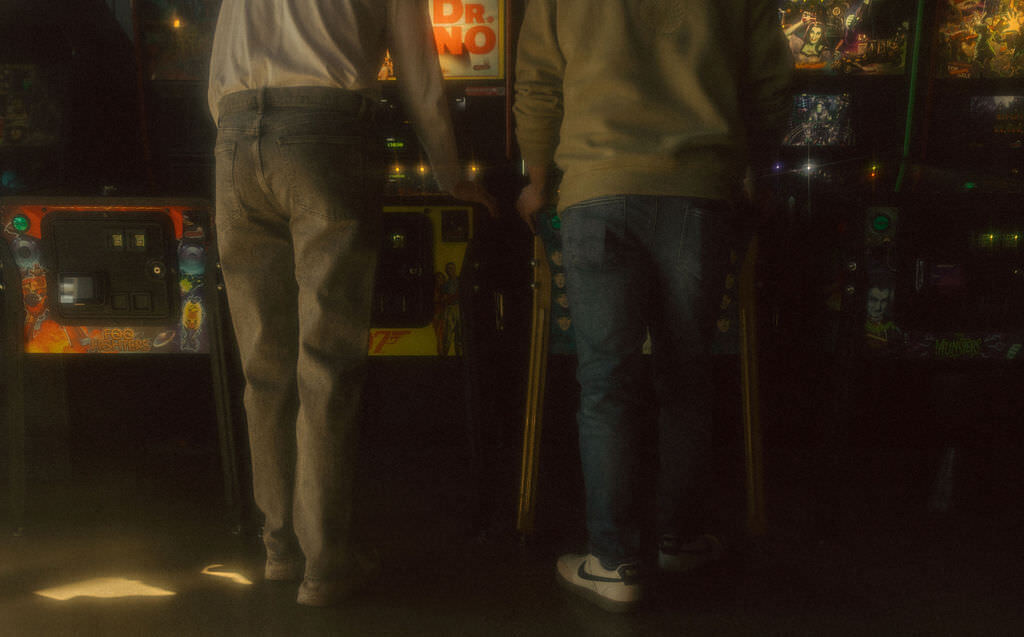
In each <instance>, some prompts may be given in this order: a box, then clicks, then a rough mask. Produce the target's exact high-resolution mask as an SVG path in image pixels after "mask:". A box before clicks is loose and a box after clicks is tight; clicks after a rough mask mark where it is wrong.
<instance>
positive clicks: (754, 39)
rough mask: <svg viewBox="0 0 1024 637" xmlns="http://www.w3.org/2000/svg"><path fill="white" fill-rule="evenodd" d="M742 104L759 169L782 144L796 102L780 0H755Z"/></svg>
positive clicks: (751, 8) (750, 9) (750, 10)
mask: <svg viewBox="0 0 1024 637" xmlns="http://www.w3.org/2000/svg"><path fill="white" fill-rule="evenodd" d="M747 11H748V13H747V19H748V34H749V39H748V41H747V42H748V44H747V50H746V65H747V66H746V72H745V74H744V77H743V82H742V85H741V87H740V90H741V104H743V108H744V119H745V121H746V126H747V137H748V145H749V148H750V154H751V157H750V163H751V166H752V168H753V169H754V170H755V172H757V171H758V170H760V169H763V168H764V166H765V165H766V163H767V162H770V161H771V159H770V158H769V157H768V155H769V154H770V153H772V152H773V151H774V150H775V149H776V148H777V147H778V145H779V143H780V142H781V140H782V134H783V131H784V129H785V126H786V123H787V121H788V118H789V112H790V108H791V104H792V93H791V91H792V81H793V54H792V52H791V51H790V49H789V45H788V43H787V42H786V37H785V34H784V33H783V32H782V27H781V26H780V25H779V18H778V11H777V8H776V3H775V2H773V1H772V0H751V1H750V3H749V4H748V8H747Z"/></svg>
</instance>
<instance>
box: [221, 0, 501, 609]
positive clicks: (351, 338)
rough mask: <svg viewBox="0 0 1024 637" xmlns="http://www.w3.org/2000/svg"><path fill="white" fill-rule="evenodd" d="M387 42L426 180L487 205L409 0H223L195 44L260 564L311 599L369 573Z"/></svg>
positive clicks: (331, 594) (345, 588)
mask: <svg viewBox="0 0 1024 637" xmlns="http://www.w3.org/2000/svg"><path fill="white" fill-rule="evenodd" d="M387 49H390V52H391V56H392V60H393V63H394V65H395V68H396V73H397V76H398V85H399V87H400V91H401V95H402V98H403V102H404V105H405V106H406V108H407V110H408V111H409V113H410V115H411V118H412V121H413V124H414V126H415V127H416V129H417V132H418V134H419V136H420V138H421V141H422V143H423V146H424V147H425V149H426V151H427V154H428V156H429V158H430V161H431V164H432V167H433V169H434V174H435V176H436V178H437V180H438V183H439V184H440V186H441V187H442V188H444V189H445V190H447V191H449V192H451V193H452V194H453V195H454V196H456V197H457V198H459V199H463V200H467V201H472V202H476V203H479V204H482V205H484V206H485V207H487V208H488V209H489V211H490V212H491V214H494V213H495V208H496V206H495V202H494V200H493V198H491V196H490V195H489V194H488V193H487V192H486V190H484V189H483V188H482V187H481V186H479V185H478V184H477V183H475V182H472V181H468V180H464V179H462V178H461V177H460V172H459V165H458V160H457V156H456V149H455V138H454V133H453V130H452V124H451V118H450V115H449V113H448V106H447V101H446V100H445V95H444V86H443V80H442V76H441V70H440V66H439V63H438V58H437V49H436V47H435V44H434V41H433V37H432V30H431V28H430V22H429V17H428V13H427V10H426V5H425V2H424V1H421V0H224V2H223V4H222V5H221V10H220V14H219V17H218V21H217V27H216V31H215V35H214V42H213V52H212V56H211V65H210V78H209V91H208V99H209V106H210V112H211V114H212V116H213V118H214V121H216V122H217V125H218V135H217V142H216V148H215V154H216V229H217V235H218V247H219V253H220V262H221V266H222V268H223V275H224V282H225V285H226V289H227V296H228V302H229V304H230V307H231V316H232V322H233V326H234V330H235V335H236V338H237V342H238V348H239V353H240V357H241V362H242V371H243V374H244V376H245V380H246V389H245V409H246V415H247V421H248V428H249V442H250V449H251V459H252V472H253V493H254V497H255V501H256V505H257V506H258V507H259V509H260V511H261V512H262V513H263V515H264V527H263V540H264V545H265V547H266V551H267V562H266V567H265V578H266V579H268V580H296V581H297V580H300V579H301V580H302V583H301V585H300V587H299V591H298V598H297V601H298V602H299V603H300V604H304V605H310V606H326V605H331V604H335V603H337V602H339V601H341V600H343V599H345V598H346V597H347V596H348V595H349V594H351V593H352V592H353V591H354V590H356V589H358V588H359V586H360V584H361V583H362V582H363V581H364V580H365V578H366V577H367V571H368V570H369V567H368V566H367V565H366V564H365V561H364V560H362V559H361V558H360V557H359V556H358V555H357V554H356V553H355V551H354V550H353V547H352V528H351V527H352V523H351V519H352V492H353V484H352V481H353V455H354V447H355V432H356V427H355V421H356V416H357V412H358V407H359V399H360V393H361V389H362V384H363V378H364V375H365V367H366V358H367V342H368V331H369V323H370V305H371V295H372V288H373V278H374V270H375V267H376V264H377V252H378V249H379V227H380V218H381V215H382V204H381V195H382V191H383V182H384V179H385V169H384V165H383V161H382V160H383V152H382V150H383V144H382V143H381V140H380V136H379V133H378V131H377V130H376V127H375V124H374V121H373V111H374V106H375V104H376V103H377V102H378V100H377V94H378V91H379V81H378V79H377V75H378V72H379V70H380V68H381V66H382V64H383V63H384V59H385V51H386V50H387Z"/></svg>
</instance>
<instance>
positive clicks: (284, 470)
mask: <svg viewBox="0 0 1024 637" xmlns="http://www.w3.org/2000/svg"><path fill="white" fill-rule="evenodd" d="M367 110H368V108H367V104H366V103H365V101H364V100H363V98H362V97H360V96H358V95H356V94H354V93H349V92H346V91H341V90H335V89H325V88H308V87H305V88H290V89H266V90H262V91H245V92H242V93H234V94H231V95H228V96H227V97H225V98H224V100H223V101H222V103H221V117H220V121H219V122H218V135H217V143H216V149H215V152H216V170H217V175H216V188H217V192H216V198H217V215H216V229H217V235H218V248H219V253H220V261H221V265H222V268H223V275H224V282H225V285H226V289H227V296H228V302H229V304H230V306H231V318H232V322H233V327H234V331H235V336H236V338H237V342H238V349H239V354H240V358H241V363H242V371H243V374H244V376H245V380H246V387H245V411H246V417H247V424H248V430H249V445H250V450H251V458H252V473H253V494H254V498H255V500H256V505H257V506H258V507H259V508H260V510H261V512H262V513H263V514H264V517H265V521H264V528H263V540H264V544H265V545H266V549H267V553H268V555H269V556H270V557H274V558H279V559H283V558H298V557H300V555H299V550H300V549H301V552H302V554H304V555H305V558H306V577H310V578H317V579H329V578H336V577H340V576H343V573H344V572H345V570H346V569H347V568H349V566H350V563H351V559H352V555H351V553H352V547H351V544H352V538H351V535H352V499H353V484H352V480H353V463H354V451H355V436H356V423H355V420H356V416H357V413H358V409H359V401H360V394H361V390H362V385H363V378H364V375H365V370H366V363H367V342H368V337H369V327H370V325H369V324H370V308H371V302H372V301H371V298H372V286H373V277H374V271H375V268H376V265H377V252H378V250H379V245H380V239H379V233H380V218H381V215H382V208H381V193H382V189H383V183H382V182H383V177H384V171H383V167H382V166H381V165H379V162H378V161H376V158H375V153H374V150H375V149H377V148H380V143H379V140H378V139H377V137H376V133H375V128H374V126H373V123H372V122H371V121H370V118H369V117H368V116H367V115H368V113H367Z"/></svg>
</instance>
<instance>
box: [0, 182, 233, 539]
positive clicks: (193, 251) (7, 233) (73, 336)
mask: <svg viewBox="0 0 1024 637" xmlns="http://www.w3.org/2000/svg"><path fill="white" fill-rule="evenodd" d="M212 220H213V217H212V206H211V204H210V203H209V202H207V201H205V200H201V199H169V198H112V197H105V198H73V197H48V196H40V197H7V198H0V229H2V232H3V240H2V241H0V257H2V275H3V276H2V281H3V305H2V307H3V312H4V321H3V348H4V361H5V364H4V366H3V371H4V386H5V387H4V389H5V391H4V396H5V402H6V417H5V420H6V428H7V434H8V441H9V445H8V451H9V463H8V467H9V480H8V491H9V507H10V513H11V519H12V522H13V525H14V527H15V528H16V529H17V528H21V527H22V525H23V523H24V516H25V496H26V460H25V436H26V399H25V395H26V394H25V388H26V383H30V382H32V379H27V378H26V373H25V369H26V367H25V364H24V363H25V358H26V357H28V356H47V357H54V356H65V355H143V354H147V355H163V354H166V355H179V356H182V355H184V356H190V355H201V356H208V357H209V359H210V364H211V378H212V381H213V382H212V385H213V387H212V392H213V399H214V405H215V409H216V412H217V413H216V418H217V425H218V433H219V437H220V447H221V448H220V451H221V459H222V464H223V475H224V488H225V495H226V500H227V504H228V508H229V510H230V511H232V513H233V514H234V513H237V511H236V506H237V505H238V503H239V477H238V473H237V467H236V461H235V458H236V454H235V443H234V440H235V435H234V425H233V418H232V415H231V408H230V400H229V398H228V396H229V391H228V383H227V375H226V364H225V363H226V359H225V352H224V338H223V324H222V322H221V314H222V312H221V310H222V308H221V303H222V299H221V294H220V293H219V291H220V289H222V287H223V286H222V285H221V284H220V281H219V277H218V267H217V261H216V248H215V241H214V234H213V222H212ZM152 360H153V361H154V364H155V365H158V364H160V363H159V360H160V357H159V356H157V357H153V358H152ZM168 382H173V379H168Z"/></svg>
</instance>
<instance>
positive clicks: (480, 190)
mask: <svg viewBox="0 0 1024 637" xmlns="http://www.w3.org/2000/svg"><path fill="white" fill-rule="evenodd" d="M452 196H453V197H455V198H456V199H461V200H462V201H469V202H471V203H476V204H480V205H481V206H483V207H484V208H487V213H488V214H489V215H491V216H492V217H497V216H498V201H497V200H496V199H495V198H494V197H493V196H491V193H489V192H487V189H486V188H484V187H483V186H482V185H481V184H480V183H479V182H476V181H469V180H468V179H463V180H462V181H460V182H459V183H457V184H455V186H453V187H452Z"/></svg>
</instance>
